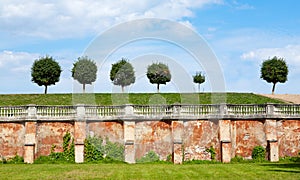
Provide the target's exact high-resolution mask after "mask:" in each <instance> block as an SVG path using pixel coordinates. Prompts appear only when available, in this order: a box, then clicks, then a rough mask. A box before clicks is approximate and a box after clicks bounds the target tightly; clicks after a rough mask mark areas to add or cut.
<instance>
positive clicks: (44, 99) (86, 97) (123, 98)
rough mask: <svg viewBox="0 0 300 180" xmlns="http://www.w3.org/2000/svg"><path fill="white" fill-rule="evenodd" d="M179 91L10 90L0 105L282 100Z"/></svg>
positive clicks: (257, 96)
mask: <svg viewBox="0 0 300 180" xmlns="http://www.w3.org/2000/svg"><path fill="white" fill-rule="evenodd" d="M198 96H199V99H197V94H179V93H161V94H154V93H132V94H109V93H96V94H46V95H45V94H11V95H0V106H9V105H28V104H37V105H73V104H97V105H112V104H114V105H117V104H146V105H147V104H161V103H166V104H175V103H184V104H199V103H200V104H212V103H215V102H216V100H217V99H218V98H219V97H220V98H224V97H225V98H226V103H228V104H264V103H283V102H282V101H279V100H275V99H270V98H267V97H263V96H259V95H256V94H252V93H226V94H212V93H200V94H198Z"/></svg>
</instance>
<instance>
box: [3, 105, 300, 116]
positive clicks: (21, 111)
mask: <svg viewBox="0 0 300 180" xmlns="http://www.w3.org/2000/svg"><path fill="white" fill-rule="evenodd" d="M78 108H81V110H83V116H84V117H87V118H89V117H96V118H99V119H101V118H103V117H107V118H110V117H115V118H119V117H124V116H128V117H131V116H144V117H146V118H151V117H166V118H169V117H170V118H177V117H178V116H180V118H184V117H187V118H189V117H194V118H201V117H202V118H207V117H208V118H209V117H212V116H218V115H221V116H223V117H225V116H226V115H227V116H230V117H234V116H237V117H239V118H243V117H248V118H251V117H253V116H257V117H262V116H266V115H268V117H270V118H271V117H276V116H278V117H279V118H280V117H298V116H299V118H300V104H249V105H246V104H243V105H236V104H208V105H205V104H198V105H186V104H185V105H122V106H89V105H81V106H39V105H29V106H2V107H1V106H0V118H2V119H5V118H6V117H27V116H30V117H33V116H37V117H46V118H51V117H65V118H73V119H74V117H76V116H78V115H79V114H78V113H79V109H78ZM81 115H82V112H80V116H81ZM269 115H271V116H269ZM133 118H134V117H133Z"/></svg>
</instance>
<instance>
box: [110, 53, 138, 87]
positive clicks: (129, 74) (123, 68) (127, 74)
mask: <svg viewBox="0 0 300 180" xmlns="http://www.w3.org/2000/svg"><path fill="white" fill-rule="evenodd" d="M110 80H111V81H112V82H113V84H114V85H117V86H121V88H122V92H124V87H125V86H129V85H130V84H133V83H134V82H135V75H134V69H133V67H132V65H131V64H130V63H129V62H128V60H126V59H125V58H122V59H121V60H120V61H118V62H116V63H114V64H112V67H111V70H110Z"/></svg>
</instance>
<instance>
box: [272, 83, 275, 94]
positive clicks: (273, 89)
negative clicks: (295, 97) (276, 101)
mask: <svg viewBox="0 0 300 180" xmlns="http://www.w3.org/2000/svg"><path fill="white" fill-rule="evenodd" d="M275 85H276V83H273V88H272V95H274V91H275Z"/></svg>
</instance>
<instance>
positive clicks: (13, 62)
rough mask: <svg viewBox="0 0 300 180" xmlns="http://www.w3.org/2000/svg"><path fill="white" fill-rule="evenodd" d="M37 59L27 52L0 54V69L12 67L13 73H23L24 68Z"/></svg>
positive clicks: (35, 55)
mask: <svg viewBox="0 0 300 180" xmlns="http://www.w3.org/2000/svg"><path fill="white" fill-rule="evenodd" d="M38 57H39V55H38V54H36V53H32V54H31V53H27V52H13V51H2V52H0V68H6V69H7V67H12V70H13V71H15V72H16V71H23V70H24V68H25V67H26V66H27V65H28V64H30V63H32V62H33V60H35V59H37V58H38Z"/></svg>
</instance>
